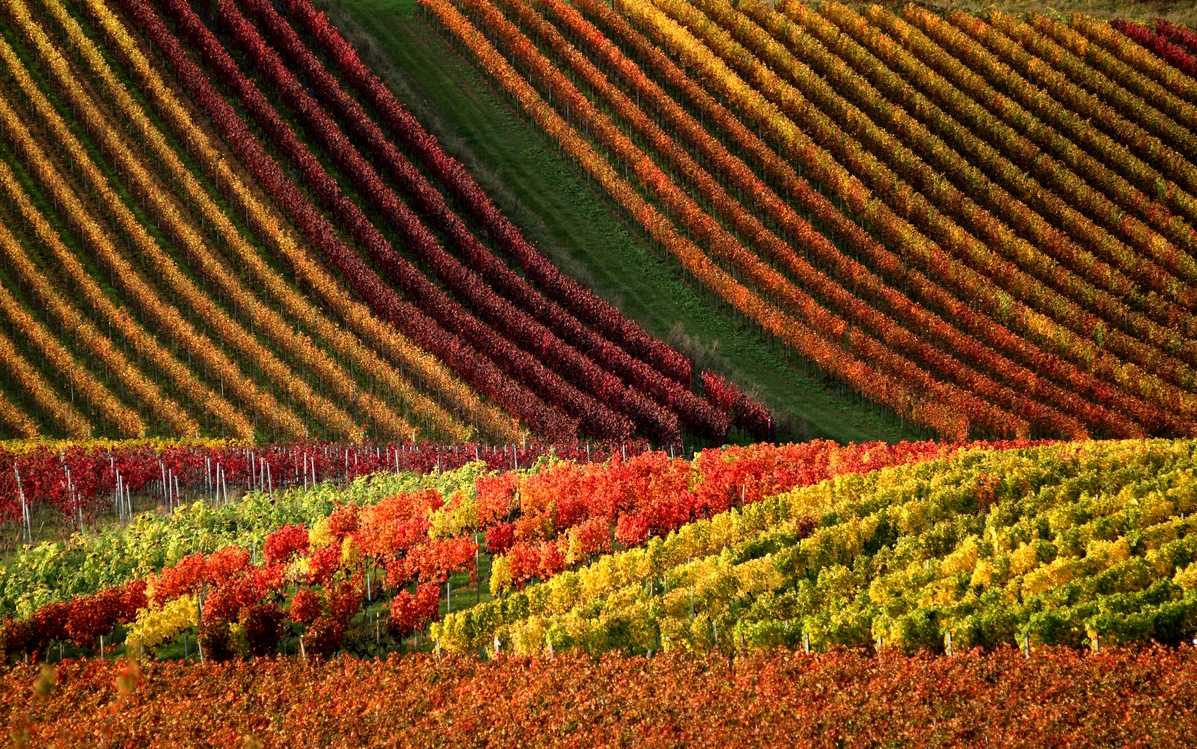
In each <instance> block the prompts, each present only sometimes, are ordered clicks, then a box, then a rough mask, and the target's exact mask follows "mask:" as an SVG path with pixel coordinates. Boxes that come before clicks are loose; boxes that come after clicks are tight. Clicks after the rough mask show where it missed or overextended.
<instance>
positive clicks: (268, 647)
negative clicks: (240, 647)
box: [239, 603, 284, 656]
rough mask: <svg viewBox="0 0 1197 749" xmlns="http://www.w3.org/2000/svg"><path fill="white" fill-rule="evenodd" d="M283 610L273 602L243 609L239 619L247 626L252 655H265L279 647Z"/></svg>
mask: <svg viewBox="0 0 1197 749" xmlns="http://www.w3.org/2000/svg"><path fill="white" fill-rule="evenodd" d="M283 617H284V613H283V610H282V609H280V608H279V607H278V606H277V605H276V604H273V603H259V604H254V605H253V606H246V607H245V608H243V609H241V615H240V617H239V621H240V622H241V626H243V627H245V639H246V641H247V642H248V644H249V652H250V655H255V656H265V655H270V654H271V653H273V652H274V649H275V648H276V647H278V641H279V638H281V637H282V633H283Z"/></svg>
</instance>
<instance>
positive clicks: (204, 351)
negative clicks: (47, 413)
mask: <svg viewBox="0 0 1197 749" xmlns="http://www.w3.org/2000/svg"><path fill="white" fill-rule="evenodd" d="M7 7H10V8H11V7H12V6H11V4H10V5H8V6H7ZM0 50H3V51H4V55H5V58H6V59H15V56H13V55H11V48H10V47H8V45H7V43H3V44H0ZM43 101H44V100H43ZM39 115H40V116H41V117H42V118H43V120H44V121H45V122H46V124H47V125H49V126H55V125H57V126H58V127H59V128H60V129H59V132H60V133H62V134H63V135H65V136H67V137H63V138H61V139H60V141H59V142H60V143H61V144H62V145H63V146H64V147H66V148H67V149H68V152H69V153H70V154H71V156H72V158H73V160H74V163H76V164H77V165H79V166H80V167H81V168H82V170H83V171H84V173H85V176H86V177H88V180H89V183H90V184H91V186H92V188H93V189H94V190H95V191H96V193H97V194H98V196H99V199H100V204H101V205H103V206H105V207H106V208H107V209H108V210H110V211H111V212H112V213H113V214H115V216H116V218H117V221H118V223H119V226H120V227H121V228H122V229H123V230H125V231H126V232H128V235H129V237H130V239H131V240H132V241H134V242H135V243H136V244H137V246H138V248H139V249H141V250H142V251H144V252H146V253H147V254H149V253H156V252H157V251H158V248H157V246H156V243H155V242H154V240H153V239H152V238H151V237H150V236H149V234H148V232H147V231H146V229H145V228H144V227H143V226H141V224H140V223H139V222H138V221H137V219H136V217H135V216H134V215H133V213H132V211H130V210H129V208H128V207H127V206H125V205H124V203H123V201H121V200H120V198H119V197H118V196H117V195H116V193H115V191H114V190H113V189H112V188H111V187H110V186H109V185H108V183H107V180H106V179H105V178H104V176H103V175H102V174H100V173H99V170H98V168H97V167H96V166H95V164H94V163H93V162H92V161H91V158H90V156H89V155H88V154H87V152H86V151H85V150H84V149H83V147H82V146H81V145H80V144H79V142H78V141H77V140H76V139H75V137H74V136H73V135H72V134H71V133H70V132H69V130H67V129H66V125H65V123H64V122H63V121H62V119H61V117H59V116H58V114H57V112H54V111H53V110H52V109H45V110H42V111H39ZM0 119H2V120H3V121H4V123H5V135H6V137H7V138H8V140H9V141H10V142H12V143H13V144H14V145H15V146H16V148H17V150H18V151H19V152H21V153H22V154H23V155H24V156H25V158H26V159H27V161H28V162H29V163H30V164H31V171H32V172H33V173H34V175H35V176H36V177H37V179H38V181H39V183H40V184H41V185H42V189H43V190H45V192H46V193H48V194H50V195H53V196H55V198H56V200H57V202H58V204H59V205H61V206H62V207H63V209H64V210H65V213H66V216H67V217H68V219H69V223H70V224H71V225H72V227H73V228H74V229H75V230H76V231H77V232H79V234H80V236H81V238H82V239H83V241H85V242H87V243H88V244H89V245H91V246H92V247H94V248H95V249H96V250H97V251H98V254H99V256H100V258H101V260H102V262H103V264H104V265H105V266H106V267H108V268H110V269H111V270H112V271H113V273H114V275H115V276H116V277H117V279H118V280H119V282H120V285H121V286H123V288H124V290H125V292H126V294H127V295H128V296H129V298H131V299H134V300H137V302H138V303H139V304H141V305H142V306H144V308H145V310H146V312H148V313H149V314H150V315H151V316H152V317H153V318H154V320H155V322H156V323H157V324H158V326H159V328H160V329H161V330H162V331H163V332H164V333H165V332H167V331H169V333H170V334H171V337H173V338H175V339H176V340H179V341H180V342H181V343H182V344H183V345H185V346H186V347H187V348H188V349H189V350H190V351H191V352H192V353H193V354H194V355H196V357H197V358H198V359H200V361H201V362H203V363H204V364H205V365H206V366H207V368H208V369H209V372H210V374H211V376H212V377H213V378H215V379H219V380H220V382H222V383H223V384H224V385H225V386H226V387H228V388H230V389H231V390H232V391H233V393H234V394H235V395H236V396H237V397H238V399H239V400H241V401H242V403H243V404H245V405H246V406H247V407H248V408H249V409H251V410H253V411H254V412H256V413H257V414H258V415H259V416H260V417H261V418H262V419H263V421H264V422H265V423H268V424H273V425H274V426H275V427H277V428H278V429H280V430H281V431H282V433H284V434H290V435H293V436H300V435H302V434H303V433H304V427H303V424H302V421H301V420H300V419H298V418H297V417H296V416H295V415H294V414H293V413H292V412H291V411H290V410H288V409H286V408H284V407H283V406H282V404H280V403H278V401H277V400H275V398H274V397H273V396H272V395H270V394H269V393H266V392H263V391H262V390H261V389H260V388H259V387H258V386H257V385H255V384H254V383H253V382H251V381H250V380H249V379H248V378H247V377H245V375H244V374H243V373H242V372H241V370H240V369H238V367H237V365H236V364H234V363H233V362H232V361H231V360H230V359H229V358H228V357H227V356H226V355H225V354H224V353H223V352H222V351H220V349H219V348H218V347H217V346H216V344H215V343H214V342H213V341H212V340H211V339H210V338H209V337H208V336H206V335H204V334H202V333H199V332H197V331H196V330H195V328H194V326H193V325H192V324H191V323H190V322H188V321H187V320H185V319H184V317H183V316H182V314H181V313H180V312H179V310H178V309H177V308H175V307H173V306H170V305H168V304H167V303H165V302H164V301H162V299H160V298H159V296H158V294H157V292H155V291H154V290H153V289H152V288H151V286H150V285H149V284H148V283H147V282H146V281H145V280H144V279H143V278H142V277H141V275H140V274H139V273H138V272H137V271H135V270H134V269H133V267H132V265H131V264H130V262H129V261H128V260H127V259H126V258H125V257H123V255H122V253H121V252H120V251H119V250H118V249H117V246H116V243H115V241H114V239H113V237H112V235H111V234H110V233H109V231H108V230H106V229H105V228H103V227H102V224H101V223H100V222H99V221H97V220H96V219H95V218H94V217H93V215H92V214H91V212H90V211H88V209H87V208H86V207H85V206H84V205H83V203H82V201H81V200H80V199H79V197H78V196H77V195H76V194H74V192H73V191H72V189H71V188H70V187H69V185H68V184H67V182H66V181H65V179H64V178H63V177H62V175H61V173H60V172H59V171H58V169H57V168H56V167H55V166H54V165H53V163H52V162H51V160H50V159H49V157H48V156H47V155H46V153H45V151H44V150H43V149H42V148H41V146H39V145H38V143H37V141H36V139H35V138H34V137H33V136H32V134H31V133H30V132H29V130H28V129H27V128H26V126H25V124H24V123H23V122H22V121H21V120H20V119H19V118H18V116H17V114H16V113H15V112H14V111H13V110H12V109H11V107H10V106H9V105H8V104H7V103H5V102H0ZM238 327H239V326H238ZM226 332H228V331H226ZM240 332H241V333H244V331H240ZM245 335H248V334H245Z"/></svg>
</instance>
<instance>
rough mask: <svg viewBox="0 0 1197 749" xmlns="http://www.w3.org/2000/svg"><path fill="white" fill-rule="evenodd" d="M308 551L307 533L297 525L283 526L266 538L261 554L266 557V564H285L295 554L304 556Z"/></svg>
mask: <svg viewBox="0 0 1197 749" xmlns="http://www.w3.org/2000/svg"><path fill="white" fill-rule="evenodd" d="M307 551H308V531H307V529H306V528H304V527H303V524H302V523H300V524H299V525H284V526H283V527H282V528H279V529H278V530H277V531H274V532H273V533H271V534H270V535H269V536H267V537H266V543H264V544H262V553H263V554H265V555H266V563H267V564H281V563H284V562H287V561H288V560H290V559H291V557H292V556H293V555H295V554H306V553H307Z"/></svg>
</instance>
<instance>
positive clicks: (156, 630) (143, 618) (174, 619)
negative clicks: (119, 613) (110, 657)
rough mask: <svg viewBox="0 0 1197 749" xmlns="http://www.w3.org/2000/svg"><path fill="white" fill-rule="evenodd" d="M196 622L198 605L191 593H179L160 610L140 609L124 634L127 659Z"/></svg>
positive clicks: (168, 639)
mask: <svg viewBox="0 0 1197 749" xmlns="http://www.w3.org/2000/svg"><path fill="white" fill-rule="evenodd" d="M198 625H199V606H198V605H197V602H196V599H195V598H194V597H193V596H180V597H179V598H176V599H175V600H173V601H171V602H170V603H167V604H166V605H164V606H163V607H162V608H160V609H152V608H151V609H141V610H139V611H138V612H137V619H136V620H135V621H134V622H133V624H132V625H130V627H129V632H128V634H127V635H125V652H126V653H128V654H129V656H130V657H131V658H141V657H144V655H145V651H146V650H149V649H152V648H155V647H157V646H159V645H161V644H162V643H164V642H169V641H171V640H173V639H175V638H176V637H178V636H179V635H180V634H182V633H183V631H184V630H187V629H190V628H191V627H196V626H198Z"/></svg>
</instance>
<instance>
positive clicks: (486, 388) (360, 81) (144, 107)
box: [0, 0, 774, 445]
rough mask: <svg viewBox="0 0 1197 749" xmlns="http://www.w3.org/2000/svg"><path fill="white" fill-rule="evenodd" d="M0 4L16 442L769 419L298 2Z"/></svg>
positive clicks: (2, 343)
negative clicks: (644, 315) (502, 190)
mask: <svg viewBox="0 0 1197 749" xmlns="http://www.w3.org/2000/svg"><path fill="white" fill-rule="evenodd" d="M3 10H4V12H5V14H6V18H7V19H8V20H9V21H11V23H10V24H9V25H8V26H6V31H5V35H4V38H3V44H2V45H0V57H2V58H3V62H4V65H5V70H6V71H7V79H6V83H5V84H4V85H5V86H6V89H5V93H6V98H5V100H6V102H7V103H6V104H5V106H4V108H3V109H0V117H2V118H3V122H4V125H5V127H4V130H3V132H4V135H5V139H4V143H3V152H2V153H3V156H4V158H3V159H2V160H0V161H2V162H3V163H2V165H0V168H2V171H0V182H2V183H3V185H4V189H5V190H6V195H7V197H8V201H7V210H8V211H9V213H8V214H6V215H5V220H4V227H5V231H4V233H3V235H2V236H0V244H3V247H4V251H5V252H6V254H7V257H8V259H9V269H8V271H7V272H6V275H5V278H4V287H3V291H4V293H3V296H2V298H0V305H2V307H3V309H2V311H3V313H4V315H5V318H4V319H5V323H6V326H7V327H6V328H5V331H6V332H4V333H3V334H2V336H0V354H2V357H0V359H2V363H3V364H4V367H5V370H6V372H7V374H8V377H7V378H6V380H5V391H4V398H3V400H2V407H0V416H2V417H3V419H2V420H3V423H4V425H5V429H6V430H7V432H6V433H7V434H9V435H10V436H22V437H32V436H36V435H45V436H70V437H74V438H81V437H86V436H96V437H98V436H113V437H126V438H128V437H144V436H147V435H152V436H174V437H196V436H199V435H208V436H220V437H232V438H235V439H239V440H242V441H246V440H254V439H263V440H267V441H270V440H280V439H281V440H295V439H303V438H325V439H331V440H338V441H348V442H360V441H362V440H363V439H366V438H370V439H371V440H388V441H392V442H400V441H412V442H414V441H420V440H435V441H440V442H449V443H454V442H464V441H469V440H480V441H484V442H490V443H510V442H515V441H519V440H521V439H526V438H527V436H528V435H529V434H531V435H532V436H534V437H539V438H542V439H549V440H555V441H565V440H570V439H576V438H578V437H583V436H584V437H588V438H591V439H601V440H625V439H631V438H633V437H641V438H648V439H652V440H654V441H656V442H658V443H660V444H675V445H676V444H679V443H680V440H681V436H682V433H683V431H684V432H685V434H686V435H687V438H688V439H693V440H698V441H700V442H702V441H704V440H712V441H715V442H721V441H722V440H723V439H724V438H725V436H726V434H727V432H728V428H729V426H732V425H735V426H738V427H741V428H743V429H745V430H746V431H747V433H750V434H752V435H754V436H755V437H756V438H765V439H768V438H770V437H771V436H772V434H773V432H774V425H773V422H772V418H771V416H770V414H769V412H768V411H767V410H766V409H765V408H764V407H762V406H761V405H760V404H759V403H756V402H755V401H754V400H752V399H751V398H750V397H748V396H747V395H745V394H744V393H743V391H742V390H740V389H739V388H738V387H736V386H735V385H733V384H730V383H727V382H726V381H725V380H724V379H723V378H722V377H720V376H718V375H716V374H713V373H709V374H708V373H703V375H702V377H700V376H699V373H697V372H694V371H693V369H692V365H691V363H690V362H689V361H688V360H687V359H686V358H685V357H683V356H682V355H680V354H678V353H677V352H676V351H674V350H672V349H671V348H670V347H669V346H667V345H666V344H664V343H663V342H661V341H659V340H655V339H653V338H651V337H650V336H649V335H647V334H646V333H645V331H644V330H643V329H642V328H640V327H639V326H638V325H637V324H636V323H634V322H632V321H630V320H629V319H628V318H626V317H624V316H623V315H622V314H621V313H620V312H619V311H618V310H616V309H615V308H614V307H612V306H611V305H609V304H607V303H606V302H604V301H602V300H601V299H600V298H599V297H597V296H596V295H594V294H593V293H592V292H590V291H588V290H587V289H585V288H583V287H581V286H579V285H578V284H577V283H576V282H575V281H573V280H572V279H570V278H569V277H568V276H566V275H565V274H563V273H561V271H560V270H558V269H557V268H556V267H555V266H553V265H552V263H551V262H550V261H549V260H548V259H547V258H545V257H544V256H543V255H542V254H540V253H539V252H538V251H537V250H536V249H535V248H534V247H533V246H531V245H530V244H529V243H528V242H527V241H526V240H525V239H524V238H523V236H522V234H521V233H520V231H519V229H518V228H517V227H515V226H514V225H513V224H512V223H511V222H510V221H509V220H508V219H507V218H506V217H505V216H504V215H503V214H502V213H501V212H499V211H498V210H497V209H496V208H495V206H494V205H493V203H492V202H491V201H490V199H489V197H488V196H487V195H486V194H485V193H484V192H483V191H482V190H481V189H480V188H479V187H478V185H477V184H476V183H475V182H474V180H473V179H472V177H471V176H470V175H469V173H468V172H466V171H465V170H464V169H462V167H461V165H460V164H459V163H458V162H456V161H455V160H454V159H452V158H451V157H448V156H447V155H446V154H445V153H444V151H443V150H442V149H441V147H440V145H439V143H438V142H437V141H436V140H435V139H432V138H430V137H428V135H427V133H426V131H425V130H424V129H423V127H422V126H421V125H420V123H419V122H418V121H417V120H416V119H415V118H413V117H412V116H411V115H410V113H408V112H407V110H406V109H404V108H403V107H402V106H401V105H399V104H398V103H397V102H396V100H395V99H394V98H393V96H392V94H391V93H390V91H389V90H387V89H386V88H385V86H383V85H382V84H381V83H380V82H379V81H378V79H377V78H376V77H374V75H373V73H372V72H371V71H370V70H369V69H367V68H366V67H364V66H363V65H362V64H361V63H360V62H359V61H358V59H357V57H356V54H355V53H354V51H353V50H352V48H351V47H349V46H348V45H346V44H345V42H344V41H343V40H342V38H341V37H340V36H339V34H338V33H337V31H336V30H335V29H334V28H332V27H328V26H321V25H320V24H322V23H323V21H322V20H321V19H319V18H317V17H316V16H314V15H313V13H312V10H311V6H310V5H306V4H300V5H296V6H294V7H293V8H292V11H293V12H294V13H295V14H297V15H296V16H295V24H296V26H292V25H291V21H288V20H286V19H285V18H284V17H282V16H280V15H279V14H278V13H277V12H276V11H275V10H274V9H273V8H272V7H267V6H266V5H261V4H259V5H256V6H248V7H247V8H246V12H247V13H251V14H253V15H254V17H255V19H256V22H257V23H259V24H261V25H262V26H263V28H262V31H259V30H258V27H256V26H254V25H253V24H251V23H250V22H249V20H248V18H247V16H246V15H244V14H243V13H242V11H241V10H240V9H238V8H237V7H235V6H233V5H232V4H230V3H226V4H224V5H221V6H220V7H219V8H216V9H213V10H215V11H218V13H217V15H209V16H208V17H207V18H206V21H207V23H209V24H211V27H210V26H209V25H205V20H204V19H201V17H200V16H199V15H197V14H196V13H195V12H194V11H193V10H192V9H191V8H190V7H189V6H187V5H186V4H184V3H173V4H166V5H164V6H162V7H160V8H154V7H152V6H150V5H148V4H145V3H136V2H135V3H126V4H124V6H123V7H116V6H108V5H105V4H104V3H102V2H94V3H91V4H86V3H83V4H79V5H78V6H75V7H69V8H68V7H67V6H66V5H63V4H61V3H59V2H48V3H44V4H42V5H40V6H34V5H31V4H26V3H25V2H23V0H12V2H8V3H6V4H5V6H4V9H3ZM305 14H306V15H305ZM164 19H165V21H164ZM166 21H169V25H168V24H167V23H166ZM301 21H303V22H306V23H308V24H309V25H310V24H313V23H314V24H316V25H315V26H312V27H311V28H304V27H303V26H302V24H301ZM297 27H298V28H299V29H300V31H302V33H304V34H305V35H306V38H301V37H300V35H299V34H300V31H297V30H296V28H297ZM131 29H136V30H137V33H136V34H134V33H132V32H131ZM214 29H217V30H219V31H220V35H217V33H216V32H215V31H214ZM312 34H315V37H312V36H311V35H312ZM267 37H269V40H267ZM314 50H318V51H319V57H318V56H317V52H316V51H314ZM330 55H331V57H332V59H331V61H330V62H329V65H328V66H326V64H325V62H324V61H323V60H328V59H329V57H330ZM284 58H285V59H286V60H287V62H284ZM322 58H323V59H322ZM292 66H294V69H298V70H299V71H302V74H303V76H304V81H303V82H301V80H300V78H299V77H297V75H296V73H295V72H293V67H292ZM263 91H267V92H269V96H267V95H265V94H263V93H262V92H263ZM343 128H344V129H343ZM700 382H701V383H703V384H702V385H701V386H700V385H699V384H698V383H700ZM703 388H705V390H706V391H707V392H706V396H707V397H706V398H704V397H703V394H702V393H703V390H702V389H703Z"/></svg>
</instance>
